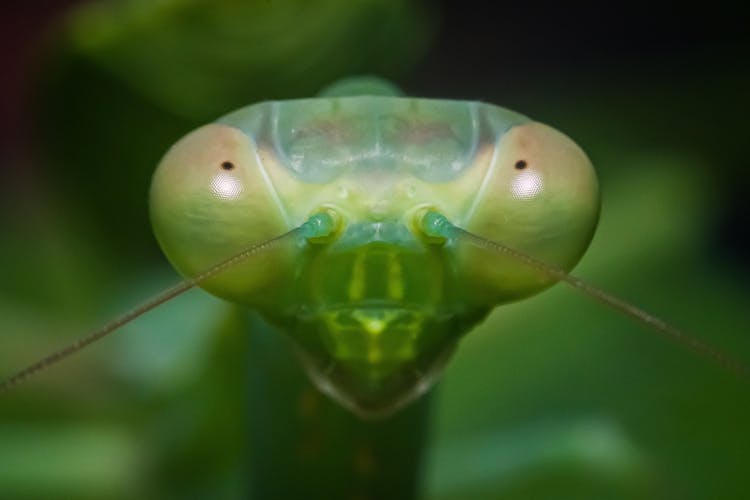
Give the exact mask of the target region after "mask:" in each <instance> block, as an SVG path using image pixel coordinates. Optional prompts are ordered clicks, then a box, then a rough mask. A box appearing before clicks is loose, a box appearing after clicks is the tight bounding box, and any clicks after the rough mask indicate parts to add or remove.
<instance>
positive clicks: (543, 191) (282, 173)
mask: <svg viewBox="0 0 750 500" xmlns="http://www.w3.org/2000/svg"><path fill="white" fill-rule="evenodd" d="M371 88H372V87H371ZM373 93H377V92H375V91H373ZM332 94H333V95H334V96H331V97H318V98H314V99H302V100H292V101H277V102H263V103H259V104H254V105H251V106H248V107H246V108H243V109H241V110H239V111H236V112H234V113H231V114H229V115H227V116H225V117H223V118H221V119H219V120H218V121H217V122H216V123H214V124H210V125H206V126H204V127H201V128H200V129H198V130H196V131H194V132H192V133H191V134H188V135H187V136H186V137H185V138H183V139H182V140H180V141H179V142H178V143H177V144H175V146H174V147H173V148H172V149H171V150H170V151H169V152H168V153H167V155H166V156H165V157H164V159H163V160H162V162H161V164H160V165H159V167H158V169H157V171H156V173H155V174H154V178H153V184H152V188H151V214H152V220H153V225H154V230H155V232H156V236H157V238H158V240H159V242H160V244H161V246H162V248H163V250H164V252H165V253H166V255H167V256H168V258H169V259H170V261H171V262H172V263H173V264H174V265H175V267H176V268H177V269H178V270H179V271H180V272H181V273H182V274H184V275H186V276H193V275H195V274H196V273H199V272H200V271H202V270H204V269H206V268H208V267H210V266H211V265H212V264H213V263H215V262H217V261H220V260H221V259H223V258H226V257H227V256H230V255H233V254H234V253H237V252H239V251H240V250H241V249H242V248H245V247H247V246H248V245H250V244H252V243H254V242H258V241H263V240H266V239H269V238H272V237H274V236H277V235H279V234H282V233H285V232H287V231H289V230H291V229H293V228H295V227H298V226H300V225H303V224H305V223H306V222H307V221H309V220H310V218H311V217H323V218H324V219H325V221H326V223H325V224H324V226H326V227H325V228H324V230H322V231H321V232H320V233H319V234H315V233H308V234H306V235H303V236H300V237H299V238H297V239H296V240H292V241H290V242H289V243H288V244H286V245H283V246H278V247H276V248H274V249H273V250H271V251H267V252H264V253H263V254H261V255H258V256H257V257H255V258H253V259H250V260H248V261H246V262H244V263H241V264H238V265H236V266H233V267H232V269H230V270H227V271H225V272H222V273H221V274H219V275H217V276H215V277H212V278H210V279H209V280H206V281H205V282H204V283H202V284H201V286H202V287H203V288H205V289H206V290H207V291H209V292H211V293H214V294H216V295H218V296H220V297H224V298H227V299H229V300H232V301H235V302H239V303H242V304H246V305H248V306H251V307H253V308H256V309H257V310H259V311H260V312H261V313H262V314H263V315H264V316H265V317H266V318H267V319H268V320H269V321H271V322H272V323H274V324H276V325H277V326H279V327H280V329H281V331H283V332H284V333H285V334H286V335H287V336H288V337H289V338H290V339H291V340H292V341H293V343H294V345H295V346H296V348H297V350H298V351H299V352H300V356H301V358H302V359H303V361H304V363H305V366H306V367H307V369H308V372H309V373H310V375H311V378H312V379H313V381H314V382H315V383H316V384H317V385H318V387H319V388H321V389H322V390H324V391H325V392H327V393H329V394H331V395H332V396H333V397H334V398H335V399H337V400H338V401H340V402H341V403H343V404H344V405H345V406H347V407H349V408H351V409H353V410H354V411H356V412H357V413H359V414H360V415H364V416H379V415H386V414H388V413H390V412H392V411H394V410H395V409H397V408H399V407H400V406H402V405H403V404H405V403H406V402H408V401H409V400H410V399H412V398H413V397H415V396H417V395H419V394H421V393H422V392H424V391H425V390H426V389H427V388H429V387H430V385H431V384H432V382H433V381H434V380H435V378H436V376H437V375H438V374H439V372H440V369H441V368H442V367H443V365H444V363H445V361H446V360H447V359H448V358H449V356H450V354H451V352H452V350H453V349H454V347H455V345H456V342H457V341H458V340H459V339H460V338H461V336H463V335H464V334H465V333H466V332H468V331H469V330H470V329H471V328H472V327H474V326H475V325H476V323H477V322H478V321H481V320H482V319H483V318H484V317H485V316H486V314H487V313H488V312H489V311H490V310H491V309H492V308H494V307H495V306H497V305H499V304H502V303H506V302H509V301H514V300H518V299H521V298H523V297H526V296H529V295H531V294H534V293H536V292H539V291H541V290H543V289H545V288H547V287H549V286H550V285H552V284H553V283H554V282H555V281H556V279H555V277H554V276H550V275H549V274H544V273H540V272H539V271H538V270H536V269H533V268H530V267H529V266H525V265H523V264H522V263H519V262H518V261H517V260H515V259H514V258H512V257H510V256H507V255H503V254H501V253H498V252H495V251H492V250H491V249H487V248H482V247H480V246H477V245H471V244H467V243H466V242H464V241H463V240H462V239H461V238H458V237H456V238H453V237H451V235H450V234H449V233H446V234H440V233H439V232H433V233H430V232H429V231H428V230H426V227H425V224H426V219H425V215H426V214H428V213H432V214H440V215H441V216H443V217H445V219H446V220H449V221H450V222H451V223H452V224H453V225H455V226H456V227H459V228H462V229H466V230H468V231H471V232H472V233H474V234H478V235H481V236H483V237H485V238H488V239H491V240H495V241H501V242H503V243H505V244H507V245H509V246H511V247H513V248H516V249H518V250H520V251H522V252H525V253H528V254H530V255H532V256H534V257H535V258H538V259H540V260H541V261H544V262H548V263H550V264H552V265H554V266H557V267H559V268H561V269H564V270H570V269H571V268H572V267H573V266H574V265H575V264H576V263H577V262H578V260H579V259H580V257H581V256H582V255H583V253H584V251H585V249H586V247H587V246H588V244H589V241H590V240H591V237H592V235H593V232H594V229H595V226H596V222H597V218H598V212H599V191H598V185H597V180H596V175H595V173H594V170H593V168H592V166H591V163H590V161H589V160H588V158H587V157H586V155H585V154H584V153H583V151H582V150H581V149H580V148H579V147H578V146H576V145H575V144H574V143H573V141H571V140H570V139H569V138H568V137H566V136H565V135H563V134H561V133H559V132H557V131H555V130H554V129H552V128H550V127H548V126H546V125H542V124H539V123H536V122H533V121H531V120H529V119H528V118H526V117H524V116H522V115H520V114H517V113H514V112H511V111H508V110H506V109H503V108H499V107H497V106H493V105H490V104H485V103H479V102H464V101H449V100H433V99H415V98H407V97H397V96H383V95H358V96H350V95H346V94H347V92H342V91H340V89H339V91H336V92H332Z"/></svg>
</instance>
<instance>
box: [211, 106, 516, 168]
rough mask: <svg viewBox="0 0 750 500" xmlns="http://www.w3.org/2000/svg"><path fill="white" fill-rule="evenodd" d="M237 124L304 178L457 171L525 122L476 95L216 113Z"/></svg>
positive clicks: (274, 107) (226, 120) (232, 123)
mask: <svg viewBox="0 0 750 500" xmlns="http://www.w3.org/2000/svg"><path fill="white" fill-rule="evenodd" d="M218 122H219V123H221V124H225V125H230V126H233V127H236V128H238V129H240V130H242V131H243V132H244V133H245V134H246V135H247V136H248V137H249V138H250V139H251V140H252V141H253V142H254V143H256V145H257V147H258V149H264V150H267V151H269V152H270V153H271V154H272V155H273V156H274V157H275V158H276V159H277V161H278V162H279V163H280V164H281V165H283V166H284V167H285V168H286V169H288V171H289V174H290V175H292V176H294V177H296V178H297V179H298V180H300V181H303V182H306V183H329V182H331V181H333V180H335V179H337V178H341V177H343V176H347V175H359V174H364V175H381V176H382V174H384V173H391V174H393V173H395V174H409V175H411V176H414V177H416V178H417V179H420V180H423V181H426V182H447V181H451V180H453V179H455V178H457V177H458V176H460V175H461V174H462V173H463V172H464V171H465V170H466V169H467V168H469V167H470V166H471V165H472V163H473V162H474V160H475V158H476V156H477V154H480V152H481V150H482V146H483V145H485V144H486V145H490V144H494V143H495V142H496V141H497V140H498V139H499V138H500V137H501V136H502V135H503V134H504V133H505V132H506V131H507V130H508V129H510V128H511V127H513V126H515V125H519V124H523V123H527V122H529V120H528V119H527V118H526V117H524V116H523V115H520V114H518V113H515V112H512V111H508V110H506V109H503V108H499V107H497V106H492V105H489V104H483V103H478V102H466V101H448V100H436V99H414V98H403V97H380V96H357V97H339V98H317V99H301V100H292V101H277V102H265V103H260V104H254V105H251V106H248V107H245V108H242V109H240V110H238V111H235V112H234V113H231V114H229V115H226V116H224V117H223V118H221V119H219V120H218Z"/></svg>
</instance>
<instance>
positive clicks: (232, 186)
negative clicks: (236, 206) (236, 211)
mask: <svg viewBox="0 0 750 500" xmlns="http://www.w3.org/2000/svg"><path fill="white" fill-rule="evenodd" d="M211 191H212V192H213V193H214V194H215V195H216V196H217V197H218V198H221V199H222V200H236V199H237V198H239V197H240V195H241V194H242V191H243V187H242V182H240V180H239V179H238V178H237V177H235V176H234V175H232V174H227V173H224V172H222V173H219V174H216V175H215V176H214V177H213V179H211Z"/></svg>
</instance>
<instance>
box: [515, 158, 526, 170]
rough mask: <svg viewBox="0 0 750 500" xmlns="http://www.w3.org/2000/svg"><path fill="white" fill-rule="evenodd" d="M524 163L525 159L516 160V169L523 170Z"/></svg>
mask: <svg viewBox="0 0 750 500" xmlns="http://www.w3.org/2000/svg"><path fill="white" fill-rule="evenodd" d="M526 165H527V163H526V160H518V161H517V162H516V170H523V169H524V168H526Z"/></svg>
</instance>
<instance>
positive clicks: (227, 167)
mask: <svg viewBox="0 0 750 500" xmlns="http://www.w3.org/2000/svg"><path fill="white" fill-rule="evenodd" d="M221 168H223V169H224V170H232V169H234V163H232V162H231V161H225V162H223V163H222V164H221Z"/></svg>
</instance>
